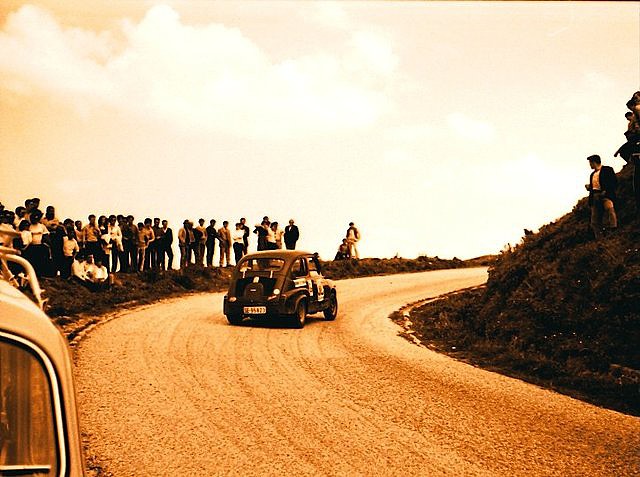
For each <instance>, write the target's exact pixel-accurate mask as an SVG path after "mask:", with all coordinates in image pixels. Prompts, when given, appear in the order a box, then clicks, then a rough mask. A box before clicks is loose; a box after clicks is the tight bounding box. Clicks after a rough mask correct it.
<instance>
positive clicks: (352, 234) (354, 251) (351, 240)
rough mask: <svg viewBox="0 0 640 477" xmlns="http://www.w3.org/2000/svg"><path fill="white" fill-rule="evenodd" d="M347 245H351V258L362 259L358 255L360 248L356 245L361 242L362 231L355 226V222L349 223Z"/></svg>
mask: <svg viewBox="0 0 640 477" xmlns="http://www.w3.org/2000/svg"><path fill="white" fill-rule="evenodd" d="M346 239H347V244H348V245H349V257H350V258H356V259H357V258H360V255H359V254H358V247H357V246H356V244H357V243H358V241H359V240H360V231H359V230H358V228H357V227H356V226H355V225H354V224H353V222H349V228H348V229H347V236H346Z"/></svg>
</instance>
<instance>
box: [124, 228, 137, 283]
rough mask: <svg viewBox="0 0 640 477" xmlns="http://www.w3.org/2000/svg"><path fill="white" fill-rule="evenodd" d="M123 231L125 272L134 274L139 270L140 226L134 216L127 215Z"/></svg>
mask: <svg viewBox="0 0 640 477" xmlns="http://www.w3.org/2000/svg"><path fill="white" fill-rule="evenodd" d="M121 230H122V247H123V248H124V257H125V261H124V271H125V272H129V273H134V272H136V271H137V270H138V226H137V225H136V223H135V218H134V217H133V215H127V217H126V219H125V220H124V223H123V225H122V227H121Z"/></svg>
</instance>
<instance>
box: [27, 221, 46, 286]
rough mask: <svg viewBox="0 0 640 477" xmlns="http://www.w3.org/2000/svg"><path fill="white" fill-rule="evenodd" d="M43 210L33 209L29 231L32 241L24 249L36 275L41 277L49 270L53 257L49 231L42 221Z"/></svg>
mask: <svg viewBox="0 0 640 477" xmlns="http://www.w3.org/2000/svg"><path fill="white" fill-rule="evenodd" d="M41 219H42V212H41V211H40V210H39V209H33V210H32V211H31V214H30V219H29V222H30V225H29V232H30V233H31V243H30V244H29V245H28V246H27V247H26V249H25V250H24V253H23V255H24V258H26V259H27V260H29V262H30V263H31V265H32V266H33V268H34V270H35V272H36V275H37V276H38V277H41V276H43V275H46V274H47V272H49V261H50V258H51V255H50V250H49V231H48V230H47V228H46V227H45V226H44V225H43V224H42V223H41V222H40V220H41Z"/></svg>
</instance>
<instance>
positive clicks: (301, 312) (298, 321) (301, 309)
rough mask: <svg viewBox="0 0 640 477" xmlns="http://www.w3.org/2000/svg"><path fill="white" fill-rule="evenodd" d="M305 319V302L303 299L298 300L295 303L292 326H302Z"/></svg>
mask: <svg viewBox="0 0 640 477" xmlns="http://www.w3.org/2000/svg"><path fill="white" fill-rule="evenodd" d="M306 321H307V304H306V302H305V301H304V300H300V301H299V302H298V303H297V304H296V312H295V313H294V314H293V322H292V325H293V327H294V328H298V329H300V328H304V324H305V322H306Z"/></svg>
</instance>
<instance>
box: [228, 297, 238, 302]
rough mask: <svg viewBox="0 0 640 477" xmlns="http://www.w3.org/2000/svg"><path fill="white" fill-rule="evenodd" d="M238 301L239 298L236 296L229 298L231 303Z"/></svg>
mask: <svg viewBox="0 0 640 477" xmlns="http://www.w3.org/2000/svg"><path fill="white" fill-rule="evenodd" d="M236 300H237V298H236V297H235V296H232V297H230V298H229V301H230V302H234V301H236Z"/></svg>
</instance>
